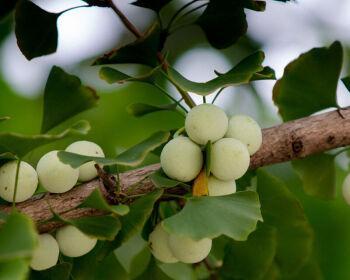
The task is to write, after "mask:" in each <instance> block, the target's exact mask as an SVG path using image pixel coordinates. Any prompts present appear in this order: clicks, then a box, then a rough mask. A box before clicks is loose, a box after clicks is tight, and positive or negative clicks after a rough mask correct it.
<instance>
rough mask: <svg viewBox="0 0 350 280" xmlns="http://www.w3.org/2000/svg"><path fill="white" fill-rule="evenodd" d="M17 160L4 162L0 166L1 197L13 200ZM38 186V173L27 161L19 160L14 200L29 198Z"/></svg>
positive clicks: (19, 200)
mask: <svg viewBox="0 0 350 280" xmlns="http://www.w3.org/2000/svg"><path fill="white" fill-rule="evenodd" d="M17 165H18V161H17V160H13V161H10V162H7V163H5V164H4V165H3V166H1V168H0V196H1V198H2V199H4V200H6V201H9V202H13V195H14V192H15V184H16V173H17ZM37 186H38V175H37V173H36V171H35V169H34V168H33V167H32V166H31V165H30V164H28V163H26V162H24V161H21V163H20V165H19V173H18V181H17V191H16V199H15V201H16V202H21V201H24V200H27V199H28V198H30V197H31V196H32V195H33V194H34V193H35V190H36V188H37Z"/></svg>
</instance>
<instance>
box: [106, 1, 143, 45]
mask: <svg viewBox="0 0 350 280" xmlns="http://www.w3.org/2000/svg"><path fill="white" fill-rule="evenodd" d="M108 4H109V6H110V7H111V9H112V10H113V11H114V12H115V13H116V14H117V15H118V17H119V18H120V20H121V21H122V23H123V24H124V26H125V27H126V28H127V29H128V30H129V31H130V32H131V33H132V34H134V35H135V37H136V38H141V37H142V33H141V32H140V31H139V30H138V29H137V27H136V26H135V25H133V24H132V23H131V22H130V21H129V19H128V18H127V17H126V16H125V15H124V14H123V12H122V11H121V10H119V8H118V7H117V6H116V5H115V4H114V3H113V0H108Z"/></svg>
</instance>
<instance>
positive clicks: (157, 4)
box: [131, 0, 172, 13]
mask: <svg viewBox="0 0 350 280" xmlns="http://www.w3.org/2000/svg"><path fill="white" fill-rule="evenodd" d="M171 1H172V0H137V1H135V2H133V3H131V4H133V5H135V6H139V7H142V8H147V9H151V10H153V11H155V12H156V13H159V12H160V10H161V9H162V8H163V7H164V6H166V5H167V4H168V3H170V2H171Z"/></svg>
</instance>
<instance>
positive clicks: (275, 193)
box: [257, 170, 314, 276]
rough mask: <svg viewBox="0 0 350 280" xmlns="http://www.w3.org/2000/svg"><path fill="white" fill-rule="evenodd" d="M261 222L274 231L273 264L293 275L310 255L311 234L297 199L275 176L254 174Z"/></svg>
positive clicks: (260, 171) (282, 271)
mask: <svg viewBox="0 0 350 280" xmlns="http://www.w3.org/2000/svg"><path fill="white" fill-rule="evenodd" d="M257 177H258V188H257V189H258V193H259V197H260V202H261V212H262V215H263V218H264V222H265V223H266V224H268V225H270V226H274V227H275V228H276V229H277V241H278V246H277V251H276V258H275V260H276V262H277V263H278V264H279V270H280V272H281V274H282V275H288V276H292V275H294V274H296V273H298V271H299V270H300V269H301V268H302V267H303V266H304V265H305V264H306V262H307V261H308V260H309V258H310V255H311V253H312V245H313V238H314V236H313V231H312V228H311V226H310V224H309V222H308V221H307V219H306V217H305V214H304V210H303V208H302V206H301V204H300V202H299V201H298V200H297V198H296V197H295V196H294V195H293V194H292V193H291V192H290V191H289V190H288V188H287V187H286V186H285V185H284V184H283V182H281V181H280V180H279V179H277V178H276V177H274V176H272V175H270V174H268V173H266V172H265V171H263V170H258V171H257Z"/></svg>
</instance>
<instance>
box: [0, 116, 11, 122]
mask: <svg viewBox="0 0 350 280" xmlns="http://www.w3.org/2000/svg"><path fill="white" fill-rule="evenodd" d="M9 119H10V117H0V122H3V121H7V120H9Z"/></svg>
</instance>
